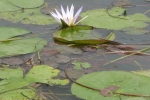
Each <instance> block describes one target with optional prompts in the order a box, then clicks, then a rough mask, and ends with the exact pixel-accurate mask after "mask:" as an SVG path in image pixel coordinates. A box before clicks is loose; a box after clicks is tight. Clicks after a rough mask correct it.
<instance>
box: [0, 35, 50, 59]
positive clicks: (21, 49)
mask: <svg viewBox="0 0 150 100" xmlns="http://www.w3.org/2000/svg"><path fill="white" fill-rule="evenodd" d="M46 43H47V42H46V41H45V40H43V39H41V38H29V39H22V40H15V41H6V42H2V43H0V47H1V49H0V57H6V56H14V55H20V54H27V53H32V52H35V51H38V50H41V49H42V48H43V47H44V45H46Z"/></svg>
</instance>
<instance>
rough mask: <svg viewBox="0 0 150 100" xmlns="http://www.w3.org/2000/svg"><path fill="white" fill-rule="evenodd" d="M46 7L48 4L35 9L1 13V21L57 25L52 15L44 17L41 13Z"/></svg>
mask: <svg viewBox="0 0 150 100" xmlns="http://www.w3.org/2000/svg"><path fill="white" fill-rule="evenodd" d="M45 6H46V4H45V5H43V6H41V7H38V8H33V9H24V10H19V11H14V12H0V19H4V20H7V21H11V22H14V23H15V22H21V23H23V24H38V25H48V24H52V23H55V22H56V21H55V20H54V19H53V18H52V17H51V16H50V15H44V14H42V13H41V12H40V9H41V8H43V7H45Z"/></svg>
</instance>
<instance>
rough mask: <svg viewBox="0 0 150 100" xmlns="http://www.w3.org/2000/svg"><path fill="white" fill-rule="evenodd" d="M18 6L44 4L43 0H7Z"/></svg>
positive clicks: (33, 6) (26, 6)
mask: <svg viewBox="0 0 150 100" xmlns="http://www.w3.org/2000/svg"><path fill="white" fill-rule="evenodd" d="M8 1H9V2H11V3H12V4H14V5H15V6H18V7H20V8H35V7H39V6H41V5H43V4H44V0H8Z"/></svg>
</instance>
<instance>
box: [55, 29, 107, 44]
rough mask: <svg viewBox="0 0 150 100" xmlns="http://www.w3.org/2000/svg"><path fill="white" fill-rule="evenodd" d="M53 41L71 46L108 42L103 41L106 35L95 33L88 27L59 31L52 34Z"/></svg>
mask: <svg viewBox="0 0 150 100" xmlns="http://www.w3.org/2000/svg"><path fill="white" fill-rule="evenodd" d="M53 37H54V39H55V40H57V41H60V42H64V43H71V44H103V43H109V42H110V41H109V40H107V39H105V38H106V37H107V36H106V33H97V32H95V31H94V30H93V28H92V27H90V26H74V27H67V28H65V29H62V30H59V31H57V32H56V33H54V34H53Z"/></svg>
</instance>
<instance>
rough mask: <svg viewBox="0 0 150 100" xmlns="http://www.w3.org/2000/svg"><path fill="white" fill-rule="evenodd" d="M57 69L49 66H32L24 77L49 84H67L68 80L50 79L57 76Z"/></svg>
mask: <svg viewBox="0 0 150 100" xmlns="http://www.w3.org/2000/svg"><path fill="white" fill-rule="evenodd" d="M58 73H59V70H57V69H54V68H52V67H50V66H46V65H39V66H35V67H33V68H32V69H31V70H30V71H29V72H28V73H27V74H26V76H25V78H24V79H31V81H32V82H40V83H46V84H50V85H55V84H56V85H58V84H59V85H65V84H68V82H69V80H67V79H66V80H60V79H52V78H53V77H55V76H57V75H58Z"/></svg>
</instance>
